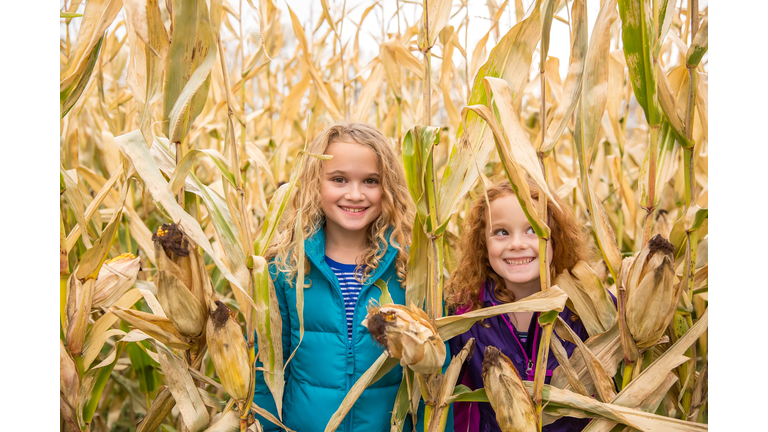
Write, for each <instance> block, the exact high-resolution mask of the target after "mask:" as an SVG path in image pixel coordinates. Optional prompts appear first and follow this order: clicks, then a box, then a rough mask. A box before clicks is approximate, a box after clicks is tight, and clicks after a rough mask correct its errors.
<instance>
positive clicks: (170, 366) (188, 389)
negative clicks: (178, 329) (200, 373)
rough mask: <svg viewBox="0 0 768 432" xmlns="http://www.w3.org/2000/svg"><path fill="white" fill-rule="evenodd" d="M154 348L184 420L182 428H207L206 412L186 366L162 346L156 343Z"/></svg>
mask: <svg viewBox="0 0 768 432" xmlns="http://www.w3.org/2000/svg"><path fill="white" fill-rule="evenodd" d="M155 347H156V349H157V355H158V357H159V359H160V367H161V368H162V369H163V374H165V379H166V381H167V382H168V388H169V389H170V390H171V394H172V395H173V399H175V400H176V406H177V407H178V408H179V413H180V414H181V417H182V418H183V419H184V426H186V427H187V428H188V429H189V430H190V431H192V432H197V431H202V430H204V429H205V428H206V427H207V426H208V419H209V417H208V410H207V409H206V408H205V405H204V404H203V400H202V398H201V397H200V393H199V391H198V388H197V386H195V383H194V382H193V381H192V377H191V376H190V375H189V372H187V364H186V363H185V362H184V360H182V359H180V358H178V357H176V355H175V354H173V353H172V352H171V351H170V350H169V349H168V348H166V347H165V346H164V345H162V344H160V343H156V344H155Z"/></svg>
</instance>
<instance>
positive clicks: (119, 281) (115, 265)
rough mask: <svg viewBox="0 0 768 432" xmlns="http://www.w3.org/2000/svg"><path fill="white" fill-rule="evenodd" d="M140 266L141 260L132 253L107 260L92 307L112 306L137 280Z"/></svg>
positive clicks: (97, 284)
mask: <svg viewBox="0 0 768 432" xmlns="http://www.w3.org/2000/svg"><path fill="white" fill-rule="evenodd" d="M140 268H141V260H140V259H139V257H136V256H134V255H133V254H131V253H124V254H122V255H120V256H117V257H115V258H112V259H111V260H107V261H105V262H104V265H102V266H101V270H99V276H98V277H97V278H96V286H95V287H94V293H93V303H92V305H91V308H92V309H99V308H102V307H109V306H112V304H113V303H114V302H115V301H117V299H119V298H120V297H122V295H123V294H125V292H126V291H128V290H129V289H130V288H131V287H132V286H133V284H134V283H135V282H136V276H137V275H138V274H139V269H140ZM75 283H79V281H76V282H75Z"/></svg>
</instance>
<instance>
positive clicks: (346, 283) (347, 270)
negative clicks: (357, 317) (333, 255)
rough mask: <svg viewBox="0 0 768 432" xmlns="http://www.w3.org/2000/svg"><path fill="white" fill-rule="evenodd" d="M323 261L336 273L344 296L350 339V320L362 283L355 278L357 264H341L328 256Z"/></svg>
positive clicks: (350, 338)
mask: <svg viewBox="0 0 768 432" xmlns="http://www.w3.org/2000/svg"><path fill="white" fill-rule="evenodd" d="M325 262H326V263H328V265H329V266H330V267H331V270H333V273H335V274H336V279H338V280H339V286H340V287H341V295H342V296H343V297H344V309H345V311H346V313H347V337H348V338H349V340H352V320H353V319H354V314H355V305H356V304H357V298H358V297H359V296H360V290H361V289H362V288H363V285H362V284H361V283H360V282H358V281H357V280H355V268H356V267H357V265H355V264H342V263H340V262H336V261H334V260H332V259H330V258H328V257H325ZM361 276H362V275H361Z"/></svg>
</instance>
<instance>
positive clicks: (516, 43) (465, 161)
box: [438, 0, 541, 221]
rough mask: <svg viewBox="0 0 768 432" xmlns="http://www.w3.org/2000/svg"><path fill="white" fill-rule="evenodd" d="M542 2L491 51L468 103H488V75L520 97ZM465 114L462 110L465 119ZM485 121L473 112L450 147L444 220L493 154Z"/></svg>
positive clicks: (442, 184) (441, 208) (442, 188)
mask: <svg viewBox="0 0 768 432" xmlns="http://www.w3.org/2000/svg"><path fill="white" fill-rule="evenodd" d="M540 5H541V0H537V1H536V4H535V5H534V6H533V10H532V12H531V15H530V16H529V17H528V18H526V19H525V20H523V21H521V22H519V23H517V24H516V25H515V26H514V27H512V28H511V29H510V30H509V31H508V32H507V34H506V35H504V37H503V38H501V40H500V41H499V43H498V44H497V45H496V47H495V48H494V49H493V50H491V54H490V56H489V57H488V61H487V62H486V63H485V64H484V65H483V66H482V67H481V68H480V70H479V71H478V72H477V76H475V81H474V84H473V85H472V93H471V95H470V97H469V101H468V102H467V105H468V106H472V105H485V104H487V103H488V96H487V93H486V86H485V84H484V81H483V80H484V79H485V77H487V76H488V77H495V78H502V79H504V80H505V81H507V83H508V84H509V87H510V91H511V93H512V97H513V98H517V97H518V95H519V93H520V91H521V90H522V86H523V81H524V80H525V79H527V77H528V70H529V68H530V65H531V56H532V55H533V51H534V49H535V48H536V45H537V44H538V42H539V38H540V37H541V14H540ZM464 115H465V114H464V111H462V118H464ZM486 124H487V123H486V122H484V121H481V119H480V118H479V117H478V116H476V115H475V114H470V115H468V116H467V117H466V118H464V120H463V123H462V128H460V129H459V131H458V132H457V134H456V143H457V145H455V146H454V147H453V149H452V150H451V154H450V157H449V159H448V163H447V165H446V167H445V172H444V173H443V178H442V180H441V182H440V188H439V196H438V203H439V213H440V218H439V219H440V220H441V221H443V220H447V219H448V218H449V216H450V215H452V214H453V213H455V212H456V210H458V208H457V206H458V203H459V198H460V197H463V196H464V195H465V194H466V193H467V191H469V189H470V188H471V187H472V185H473V184H474V183H475V181H476V180H477V177H478V173H477V171H476V170H475V169H474V167H475V164H478V165H479V166H484V165H485V164H486V162H487V161H488V159H489V157H490V153H491V150H492V149H493V143H494V140H493V137H492V135H493V134H492V133H491V132H490V131H489V130H488V128H487V126H486ZM475 159H476V160H475Z"/></svg>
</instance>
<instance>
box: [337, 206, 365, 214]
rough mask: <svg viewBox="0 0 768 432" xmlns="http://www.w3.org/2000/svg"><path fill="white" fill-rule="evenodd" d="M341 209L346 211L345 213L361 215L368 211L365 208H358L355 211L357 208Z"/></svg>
mask: <svg viewBox="0 0 768 432" xmlns="http://www.w3.org/2000/svg"><path fill="white" fill-rule="evenodd" d="M339 207H341V206H339ZM341 209H342V210H344V211H348V212H351V213H360V212H362V211H365V210H366V209H364V208H356V209H355V208H349V207H341Z"/></svg>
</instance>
